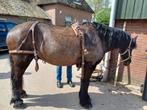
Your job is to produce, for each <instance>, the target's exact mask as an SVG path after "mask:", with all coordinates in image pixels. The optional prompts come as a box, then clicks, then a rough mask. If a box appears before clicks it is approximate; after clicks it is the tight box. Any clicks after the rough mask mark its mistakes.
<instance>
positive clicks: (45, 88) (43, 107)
mask: <svg viewBox="0 0 147 110" xmlns="http://www.w3.org/2000/svg"><path fill="white" fill-rule="evenodd" d="M34 67H35V65H34V62H32V63H31V64H30V66H29V67H28V69H27V71H26V73H25V75H24V88H25V90H26V92H27V93H28V98H26V99H24V103H25V104H26V108H25V110H82V109H83V108H82V107H80V105H79V100H78V91H79V88H80V79H79V78H78V77H77V76H78V75H79V73H80V71H77V70H76V67H75V66H73V81H74V82H75V84H76V87H75V88H71V87H69V85H67V84H66V74H65V69H66V68H63V83H64V87H63V88H62V89H59V88H57V87H56V80H55V70H56V68H55V66H53V65H50V64H44V63H42V61H39V67H40V69H39V71H38V72H35V70H34ZM10 85H11V84H10V65H9V59H8V54H7V53H5V54H4V53H2V54H0V110H13V108H12V105H9V101H10V98H11V86H10ZM89 93H90V96H91V99H92V104H93V108H92V109H91V110H147V103H146V102H144V101H142V100H141V95H140V93H139V89H138V88H136V87H133V86H129V87H122V86H117V87H113V85H111V84H108V83H102V82H92V83H91V84H90V87H89Z"/></svg>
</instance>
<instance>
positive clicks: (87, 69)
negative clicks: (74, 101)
mask: <svg viewBox="0 0 147 110" xmlns="http://www.w3.org/2000/svg"><path fill="white" fill-rule="evenodd" d="M95 67H96V65H91V64H90V63H85V66H84V75H82V77H81V86H80V92H79V99H80V105H81V106H83V107H84V108H91V107H92V104H91V99H90V96H89V94H88V87H89V80H90V77H91V74H92V73H93V71H94V70H95Z"/></svg>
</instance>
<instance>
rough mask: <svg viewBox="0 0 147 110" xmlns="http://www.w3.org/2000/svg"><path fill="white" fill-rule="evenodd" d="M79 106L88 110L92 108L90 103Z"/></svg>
mask: <svg viewBox="0 0 147 110" xmlns="http://www.w3.org/2000/svg"><path fill="white" fill-rule="evenodd" d="M80 105H81V106H82V107H83V108H85V109H90V108H92V104H91V102H88V103H80Z"/></svg>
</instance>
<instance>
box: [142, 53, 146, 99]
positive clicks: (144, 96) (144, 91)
mask: <svg viewBox="0 0 147 110" xmlns="http://www.w3.org/2000/svg"><path fill="white" fill-rule="evenodd" d="M146 56H147V50H146ZM146 60H147V58H146ZM142 99H143V100H144V101H147V66H146V77H145V81H144V90H143V94H142Z"/></svg>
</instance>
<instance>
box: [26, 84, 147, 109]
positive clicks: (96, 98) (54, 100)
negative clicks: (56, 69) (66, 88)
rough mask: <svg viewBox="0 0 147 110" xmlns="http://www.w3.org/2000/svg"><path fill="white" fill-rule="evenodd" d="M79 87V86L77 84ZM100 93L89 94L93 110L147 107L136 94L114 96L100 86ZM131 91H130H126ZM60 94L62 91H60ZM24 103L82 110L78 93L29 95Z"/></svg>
mask: <svg viewBox="0 0 147 110" xmlns="http://www.w3.org/2000/svg"><path fill="white" fill-rule="evenodd" d="M76 85H77V84H76ZM98 89H99V90H100V92H98V93H91V92H90V93H89V94H90V96H91V99H92V104H93V108H92V109H91V110H143V107H144V106H145V105H147V103H146V102H143V101H142V100H141V97H140V96H137V95H135V94H131V93H130V94H127V95H120V94H117V95H112V93H111V92H110V90H109V88H107V89H106V87H103V86H100V87H99V88H98ZM126 91H129V90H126ZM59 92H60V91H59ZM24 103H25V104H26V105H27V107H34V106H39V107H55V108H67V109H74V110H80V109H82V107H81V106H80V105H79V98H78V92H71V93H62V94H60V93H59V94H45V95H29V97H28V98H27V99H25V101H24Z"/></svg>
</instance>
